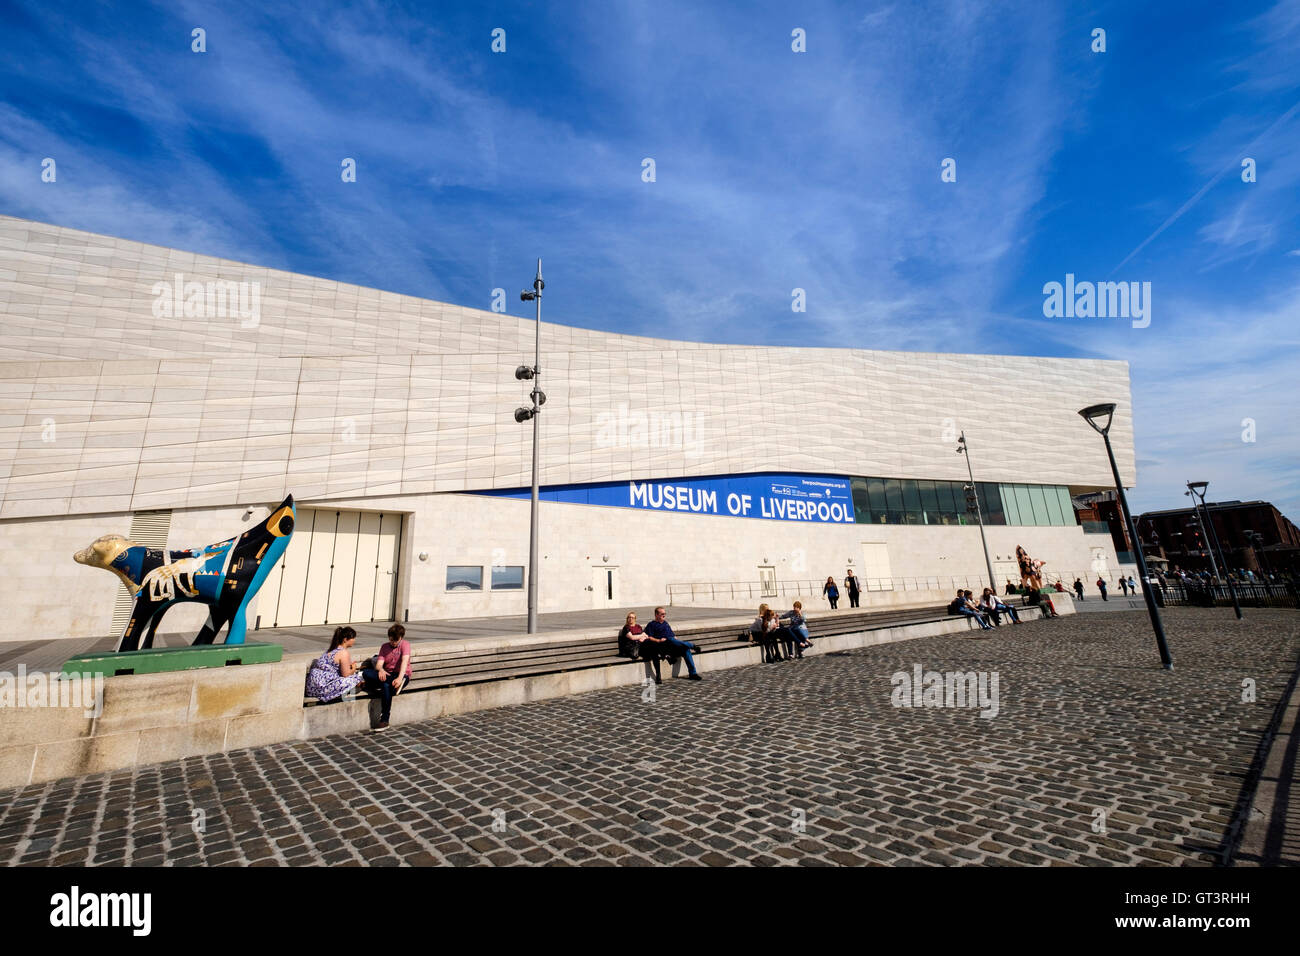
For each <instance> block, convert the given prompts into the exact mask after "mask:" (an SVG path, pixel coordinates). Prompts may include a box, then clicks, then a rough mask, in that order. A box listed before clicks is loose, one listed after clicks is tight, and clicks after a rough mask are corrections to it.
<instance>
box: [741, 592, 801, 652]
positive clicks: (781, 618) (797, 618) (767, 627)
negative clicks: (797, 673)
mask: <svg viewBox="0 0 1300 956" xmlns="http://www.w3.org/2000/svg"><path fill="white" fill-rule="evenodd" d="M749 643H751V644H758V645H760V646H761V647H762V648H763V663H764V664H775V663H776V662H777V661H788V660H794V659H798V660H802V659H803V652H804V651H805V650H807V649H808V648H810V647H812V639H811V638H810V637H809V634H808V620H807V618H805V617H804V616H803V602H802V601H795V602H794V606H793V607H791V609H790V610H788V611H786V612H785V613H784V614H778V613H777V612H776V611H775V610H774V609H772V608H770V607H768V606H767V605H766V604H760V605H759V606H758V617H756V618H754V623H753V624H751V625H749Z"/></svg>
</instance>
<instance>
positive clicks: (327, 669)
mask: <svg viewBox="0 0 1300 956" xmlns="http://www.w3.org/2000/svg"><path fill="white" fill-rule="evenodd" d="M356 640H357V632H356V631H355V630H354V629H353V628H350V627H347V626H343V627H337V628H335V629H334V637H333V638H332V639H331V640H330V646H329V649H328V650H327V651H325V653H324V654H322V655H321V656H320V657H318V658H316V660H314V661H312V665H311V668H310V670H308V671H307V682H306V686H305V687H304V694H305V696H307V697H315V698H316V699H317V700H319V701H320V702H321V703H329V702H331V701H335V700H342V699H343V698H344V697H346V696H350V695H351V694H353V693H354V692H355V691H356V690H357V689H358V687H359V686H361V685H363V684H364V685H365V688H366V689H367V690H369V691H370V692H371V693H374V694H378V695H379V699H380V713H379V723H378V725H377V726H376V728H375V729H376V730H387V729H388V718H389V716H390V715H391V713H392V709H393V698H394V697H396V696H397V695H398V694H400V693H401V692H402V689H403V688H404V687H405V686H406V684H407V682H408V681H410V679H411V675H412V673H413V668H412V666H411V644H410V642H409V641H407V640H406V628H404V627H403V626H402V625H400V624H394V625H393V626H392V627H390V628H389V629H388V640H387V641H385V642H384V643H383V644H382V645H380V647H379V653H378V654H376V655H375V656H374V657H371V658H370V659H369V660H367V661H365V662H364V663H363V662H360V661H354V660H353V659H352V645H353V644H355V643H356Z"/></svg>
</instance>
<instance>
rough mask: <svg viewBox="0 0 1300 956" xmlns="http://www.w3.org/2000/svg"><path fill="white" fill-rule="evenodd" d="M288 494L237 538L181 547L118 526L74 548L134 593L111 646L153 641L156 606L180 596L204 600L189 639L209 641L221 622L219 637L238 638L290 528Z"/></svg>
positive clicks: (159, 610)
mask: <svg viewBox="0 0 1300 956" xmlns="http://www.w3.org/2000/svg"><path fill="white" fill-rule="evenodd" d="M295 517H296V512H295V511H294V508H293V495H290V496H289V497H288V498H285V499H284V501H283V502H282V503H281V504H280V507H278V508H276V509H275V510H274V511H272V512H271V515H270V517H268V518H267V519H266V520H265V521H263V522H260V523H259V524H258V525H256V526H255V527H252V528H249V529H248V530H247V531H245V532H244V533H243V534H241V535H240V536H239V537H237V538H230V539H229V540H227V541H219V542H217V543H216V544H210V545H208V546H207V547H203V548H190V549H189V550H188V551H164V550H163V549H161V548H147V547H145V546H144V545H142V544H137V543H136V542H134V541H130V540H128V539H127V538H124V537H122V536H121V535H120V534H106V535H104V536H103V537H102V538H97V539H96V540H95V541H94V542H93V543H92V544H91V545H89V546H88V547H86V548H84V549H83V550H81V551H78V552H77V553H76V554H75V555H73V559H74V560H75V561H76V562H77V563H78V564H85V565H88V566H90V567H92V568H104V569H105V570H107V571H112V572H113V573H114V574H116V575H117V576H118V578H120V579H121V581H122V583H123V584H124V585H126V588H127V590H128V591H130V592H131V594H132V596H133V597H134V598H135V606H134V607H133V608H132V609H131V619H130V620H129V621H128V622H127V625H126V629H125V630H124V631H123V632H122V636H121V638H120V639H119V640H118V642H117V650H119V651H135V650H140V649H142V648H147V647H152V646H153V636H154V633H155V632H156V631H157V630H158V623H159V621H161V620H162V616H163V614H165V613H166V612H167V609H168V608H169V607H171V606H172V605H173V604H178V603H180V602H181V601H199V602H201V603H203V604H206V605H208V607H209V609H210V610H209V613H208V620H207V622H206V623H205V624H204V625H203V627H202V628H201V629H200V630H199V633H198V634H197V635H195V638H194V641H193V643H194V644H211V643H212V642H213V640H214V639H215V638H216V636H217V632H218V631H220V630H221V629H222V627H224V626H225V625H226V624H229V625H230V629H229V631H228V632H227V633H226V641H225V642H226V643H227V644H242V643H244V634H245V631H246V630H247V621H246V620H245V613H246V611H247V608H248V605H249V602H251V601H252V600H253V597H254V596H255V595H256V594H257V589H258V588H260V587H261V586H262V582H263V581H265V580H266V578H267V575H269V574H270V573H271V569H272V568H273V567H275V562H277V561H279V560H280V557H281V556H282V555H283V554H284V549H285V548H287V547H288V546H289V538H290V537H292V536H293V524H294V518H295Z"/></svg>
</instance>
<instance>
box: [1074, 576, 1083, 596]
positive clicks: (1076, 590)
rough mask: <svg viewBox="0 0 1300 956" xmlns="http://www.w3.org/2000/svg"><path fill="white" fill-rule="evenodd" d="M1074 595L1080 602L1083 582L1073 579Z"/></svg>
mask: <svg viewBox="0 0 1300 956" xmlns="http://www.w3.org/2000/svg"><path fill="white" fill-rule="evenodd" d="M1074 593H1075V594H1076V595H1077V596H1078V598H1079V600H1080V601H1082V600H1083V582H1082V581H1080V580H1079V579H1078V578H1075V579H1074Z"/></svg>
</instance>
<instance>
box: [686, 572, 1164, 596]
mask: <svg viewBox="0 0 1300 956" xmlns="http://www.w3.org/2000/svg"><path fill="white" fill-rule="evenodd" d="M1097 575H1098V572H1096V571H1067V572H1060V571H1053V570H1052V569H1050V568H1044V569H1043V586H1044V587H1047V588H1051V587H1052V585H1054V584H1055V583H1056V581H1057V579H1058V578H1059V579H1060V581H1061V583H1062V584H1064V585H1065V590H1066V593H1067V594H1073V593H1074V590H1073V588H1072V587H1071V585H1072V584H1073V583H1074V579H1075V578H1078V579H1079V580H1081V581H1082V582H1083V584H1084V594H1085V595H1093V596H1095V595H1096V594H1097V587H1096V581H1097ZM1101 577H1102V578H1103V579H1105V581H1106V586H1107V587H1108V588H1109V590H1110V592H1111V593H1115V594H1117V593H1119V584H1118V581H1119V572H1118V569H1114V570H1107V571H1104V572H1102V573H1101ZM1136 580H1137V576H1136V574H1134V581H1135V582H1136ZM858 582H859V584H860V585H861V588H862V593H863V595H869V594H872V593H878V592H882V591H944V592H956V590H957V588H962V589H966V588H969V589H970V590H972V591H974V592H975V593H976V594H979V593H980V592H981V591H983V590H984V588H986V587H988V586H989V582H988V577H987V572H972V573H970V574H958V575H921V576H914V577H896V578H858ZM1012 583H1013V584H1015V585H1016V586H1017V587H1019V586H1020V580H1019V575H1017V576H1016V577H1014V578H1012ZM835 584H836V586H837V587H838V588H839V590H840V599H841V600H844V601H847V600H848V594H847V593H846V592H845V588H844V581H843V580H842V579H840V578H837V579H836V581H835ZM825 585H826V580H825V578H822V579H819V580H802V581H680V582H674V583H672V584H669V585H668V586H667V590H668V603H669V604H672V603H674V602H683V601H689V602H691V603H696V602H699V601H710V602H717V601H728V602H734V601H740V602H744V603H745V604H753V603H757V602H758V601H763V600H766V599H767V598H774V597H787V596H793V595H799V596H802V597H809V596H812V597H818V596H820V595H821V593H822V588H823V587H825ZM1139 588H1140V585H1139ZM1005 590H1006V581H1005V579H1004V580H1002V581H999V582H998V587H997V591H998V594H1003V593H1004V592H1005ZM1139 593H1140V591H1139ZM864 600H866V599H865V598H864Z"/></svg>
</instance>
